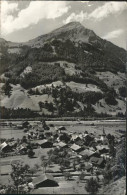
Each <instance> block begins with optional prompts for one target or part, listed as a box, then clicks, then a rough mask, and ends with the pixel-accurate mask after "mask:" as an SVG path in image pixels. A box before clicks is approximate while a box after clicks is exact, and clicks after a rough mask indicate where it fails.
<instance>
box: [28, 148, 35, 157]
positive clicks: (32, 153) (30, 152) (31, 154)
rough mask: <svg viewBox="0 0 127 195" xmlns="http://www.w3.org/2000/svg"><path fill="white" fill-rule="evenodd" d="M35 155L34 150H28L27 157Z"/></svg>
mask: <svg viewBox="0 0 127 195" xmlns="http://www.w3.org/2000/svg"><path fill="white" fill-rule="evenodd" d="M34 155H35V152H34V151H33V150H32V149H29V150H28V157H29V158H32V157H33V156H34Z"/></svg>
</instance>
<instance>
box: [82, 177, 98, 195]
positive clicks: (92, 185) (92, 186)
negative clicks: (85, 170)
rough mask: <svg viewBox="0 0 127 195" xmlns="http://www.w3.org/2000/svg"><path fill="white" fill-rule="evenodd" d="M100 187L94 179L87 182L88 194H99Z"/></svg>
mask: <svg viewBox="0 0 127 195" xmlns="http://www.w3.org/2000/svg"><path fill="white" fill-rule="evenodd" d="M99 187H100V185H99V183H98V182H97V180H96V179H94V178H93V177H91V178H90V179H89V180H87V183H86V186H85V188H86V190H87V192H90V193H91V194H92V195H93V194H96V193H97V192H98V189H99Z"/></svg>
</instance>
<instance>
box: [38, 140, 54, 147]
mask: <svg viewBox="0 0 127 195" xmlns="http://www.w3.org/2000/svg"><path fill="white" fill-rule="evenodd" d="M40 146H41V147H42V148H51V147H52V146H53V143H52V142H50V141H48V140H47V139H44V140H41V143H40Z"/></svg>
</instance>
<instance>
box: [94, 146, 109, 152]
mask: <svg viewBox="0 0 127 195" xmlns="http://www.w3.org/2000/svg"><path fill="white" fill-rule="evenodd" d="M96 148H97V150H98V151H99V152H100V153H101V154H103V153H108V152H109V147H108V145H98V146H96Z"/></svg>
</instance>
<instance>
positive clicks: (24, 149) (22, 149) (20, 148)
mask: <svg viewBox="0 0 127 195" xmlns="http://www.w3.org/2000/svg"><path fill="white" fill-rule="evenodd" d="M17 150H18V152H20V154H26V153H27V144H22V145H20V146H18V147H17Z"/></svg>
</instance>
